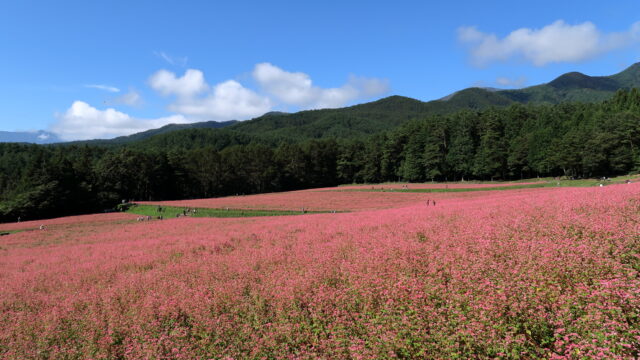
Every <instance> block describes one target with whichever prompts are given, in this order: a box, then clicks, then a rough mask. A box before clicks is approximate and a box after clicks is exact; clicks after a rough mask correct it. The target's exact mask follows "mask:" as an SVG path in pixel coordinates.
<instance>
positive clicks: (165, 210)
mask: <svg viewBox="0 0 640 360" xmlns="http://www.w3.org/2000/svg"><path fill="white" fill-rule="evenodd" d="M160 208H161V209H162V211H161V212H160V211H158V209H159V207H158V206H157V205H134V206H132V207H130V208H129V209H128V210H127V212H128V213H132V214H137V215H142V216H153V217H156V218H157V217H159V216H163V217H164V218H165V219H167V218H174V217H178V216H183V215H184V214H185V212H184V210H185V208H183V207H175V206H161V207H160ZM190 210H196V211H195V213H194V212H192V211H190V212H187V214H188V216H190V217H217V218H235V217H253V216H285V215H302V214H319V213H328V212H329V211H305V212H304V213H303V212H302V211H291V210H249V209H208V208H190Z"/></svg>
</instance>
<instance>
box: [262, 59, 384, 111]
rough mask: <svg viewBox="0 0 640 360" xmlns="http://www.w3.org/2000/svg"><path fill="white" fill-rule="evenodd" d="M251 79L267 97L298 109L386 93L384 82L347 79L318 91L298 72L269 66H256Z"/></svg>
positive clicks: (340, 104)
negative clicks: (335, 85) (337, 84)
mask: <svg viewBox="0 0 640 360" xmlns="http://www.w3.org/2000/svg"><path fill="white" fill-rule="evenodd" d="M252 75H253V78H254V79H255V80H256V82H257V83H258V84H259V85H260V87H261V88H262V89H263V90H264V91H265V92H266V93H267V94H268V95H270V96H273V97H275V98H276V99H277V100H280V101H282V102H283V103H285V104H288V105H296V106H300V107H302V108H307V109H309V108H312V109H317V108H333V107H339V106H344V105H345V104H347V103H349V102H350V101H353V100H356V99H359V98H365V97H372V96H376V95H380V94H384V93H386V92H388V91H389V84H388V82H387V81H385V80H380V79H370V78H364V77H356V76H350V77H349V79H348V81H347V83H346V84H344V85H343V86H341V87H339V88H320V87H317V86H314V85H313V82H312V80H311V77H310V76H309V75H307V74H305V73H302V72H288V71H285V70H283V69H281V68H279V67H277V66H275V65H272V64H270V63H260V64H257V65H256V66H255V68H254V70H253V74H252Z"/></svg>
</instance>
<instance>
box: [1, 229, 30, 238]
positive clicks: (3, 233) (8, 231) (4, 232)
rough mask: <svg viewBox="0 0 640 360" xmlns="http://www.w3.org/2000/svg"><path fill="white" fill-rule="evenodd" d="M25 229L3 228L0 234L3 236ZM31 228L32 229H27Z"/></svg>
mask: <svg viewBox="0 0 640 360" xmlns="http://www.w3.org/2000/svg"><path fill="white" fill-rule="evenodd" d="M26 230H27V229H20V230H4V231H0V236H5V235H11V234H15V233H19V232H22V231H26ZM29 230H32V229H29Z"/></svg>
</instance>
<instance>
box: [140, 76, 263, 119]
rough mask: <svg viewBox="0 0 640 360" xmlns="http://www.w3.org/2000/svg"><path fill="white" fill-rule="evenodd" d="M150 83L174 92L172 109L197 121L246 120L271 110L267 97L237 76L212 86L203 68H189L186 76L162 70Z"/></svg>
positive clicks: (163, 91)
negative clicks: (235, 78) (174, 97)
mask: <svg viewBox="0 0 640 360" xmlns="http://www.w3.org/2000/svg"><path fill="white" fill-rule="evenodd" d="M149 85H150V86H151V88H153V89H154V90H156V91H157V92H159V93H160V94H162V95H165V96H169V95H175V96H176V100H175V101H174V102H173V103H172V104H170V105H169V107H168V108H169V110H170V111H172V112H176V113H179V114H183V115H185V116H187V117H189V118H190V119H192V120H194V121H201V120H216V121H220V120H222V121H225V120H232V119H236V120H245V119H248V118H252V117H256V116H259V115H262V114H264V113H265V112H268V111H270V110H271V108H272V103H271V101H270V100H269V98H268V97H265V96H262V95H259V94H257V93H256V92H254V91H253V90H250V89H247V88H245V87H244V86H242V84H240V83H239V82H237V81H235V80H227V81H224V82H221V83H219V84H216V85H214V86H210V85H209V84H207V82H206V81H205V79H204V74H203V73H202V71H200V70H194V69H189V70H187V71H186V72H185V73H184V75H183V76H181V77H177V76H176V74H174V73H172V72H170V71H167V70H160V71H158V72H156V73H155V74H153V75H152V76H151V78H150V79H149Z"/></svg>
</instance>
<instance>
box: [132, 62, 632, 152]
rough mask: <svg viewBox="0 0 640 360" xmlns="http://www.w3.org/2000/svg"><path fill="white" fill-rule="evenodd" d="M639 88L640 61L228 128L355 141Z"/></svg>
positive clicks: (269, 117)
mask: <svg viewBox="0 0 640 360" xmlns="http://www.w3.org/2000/svg"><path fill="white" fill-rule="evenodd" d="M634 87H640V63H636V64H634V65H632V66H630V67H629V68H627V69H626V70H624V71H622V72H620V73H618V74H615V75H611V76H588V75H584V74H581V73H578V72H571V73H567V74H564V75H561V76H559V77H557V78H556V79H554V80H552V81H551V82H549V83H547V84H542V85H537V86H531V87H527V88H523V89H517V90H498V89H483V88H477V87H472V88H467V89H464V90H461V91H458V92H456V93H454V94H452V95H450V96H448V97H446V98H443V99H439V100H432V101H428V102H423V101H420V100H416V99H412V98H408V97H404V96H398V95H394V96H389V97H386V98H383V99H380V100H377V101H373V102H369V103H364V104H358V105H354V106H349V107H345V108H337V109H320V110H306V111H300V112H297V113H278V112H271V113H267V114H265V115H263V116H260V117H257V118H254V119H252V120H247V121H240V122H237V123H234V124H232V125H230V126H227V127H226V129H227V130H232V131H233V132H235V134H242V135H244V136H249V137H252V136H259V137H261V138H263V139H269V141H272V142H279V141H289V142H296V141H304V140H308V139H322V138H338V139H340V138H353V137H362V136H368V135H371V134H375V133H379V132H381V131H387V130H391V129H394V128H397V127H398V126H401V125H402V124H404V123H406V122H408V121H410V120H414V119H419V118H424V117H427V116H431V115H445V114H452V113H455V112H458V111H461V110H482V109H486V108H489V107H493V106H497V107H505V106H509V105H511V104H514V103H523V104H559V103H563V102H590V103H592V102H601V101H604V100H607V99H610V98H611V97H613V95H614V94H615V92H616V91H617V90H620V89H627V90H628V89H631V88H634ZM202 132H204V133H207V134H203V135H198V134H196V133H197V131H196V132H190V134H191V136H193V137H194V138H200V137H205V138H212V137H215V135H212V134H211V132H210V131H208V130H202ZM164 136H166V137H168V138H169V139H157V140H156V141H152V142H157V143H158V142H164V143H172V142H175V141H174V140H172V139H170V138H171V137H172V134H168V133H165V134H164ZM180 136H181V137H183V136H184V135H180ZM224 136H226V137H228V136H229V135H228V134H227V135H224ZM238 136H240V135H238ZM144 138H147V136H145V137H144ZM141 140H143V139H142V138H141Z"/></svg>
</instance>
